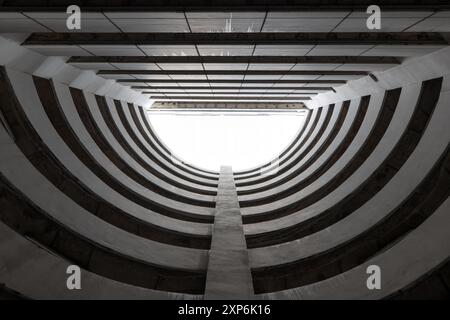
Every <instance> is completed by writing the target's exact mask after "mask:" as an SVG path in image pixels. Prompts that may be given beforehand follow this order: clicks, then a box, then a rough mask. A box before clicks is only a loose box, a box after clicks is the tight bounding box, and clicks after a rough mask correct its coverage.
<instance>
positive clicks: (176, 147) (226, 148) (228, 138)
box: [149, 112, 306, 171]
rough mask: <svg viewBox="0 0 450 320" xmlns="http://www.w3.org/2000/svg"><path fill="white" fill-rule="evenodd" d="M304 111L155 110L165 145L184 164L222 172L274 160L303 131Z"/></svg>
mask: <svg viewBox="0 0 450 320" xmlns="http://www.w3.org/2000/svg"><path fill="white" fill-rule="evenodd" d="M305 115H306V114H305V113H304V112H278V113H277V112H273V113H261V112H247V113H245V112H232V113H220V112H210V113H199V112H191V113H189V112H150V113H149V120H150V122H151V124H152V126H153V128H154V130H155V132H156V134H157V135H158V136H159V138H160V139H161V141H162V142H163V143H164V144H165V145H166V146H167V147H168V148H169V150H171V152H172V153H173V154H174V155H176V156H177V157H178V158H180V159H181V160H183V161H185V162H187V163H189V164H192V165H195V166H197V167H200V168H203V169H207V170H214V171H219V169H220V166H221V165H228V166H232V167H233V170H234V171H240V170H246V169H250V168H254V167H257V166H258V165H262V164H265V163H267V162H269V161H272V160H273V159H274V158H275V157H277V155H278V154H279V153H280V152H282V151H283V150H284V149H285V148H286V147H287V146H288V145H289V143H290V142H291V141H292V140H293V139H294V138H295V135H296V134H297V133H298V131H299V130H300V129H301V128H302V126H303V124H304V121H305Z"/></svg>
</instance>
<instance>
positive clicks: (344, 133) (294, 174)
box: [239, 96, 370, 201]
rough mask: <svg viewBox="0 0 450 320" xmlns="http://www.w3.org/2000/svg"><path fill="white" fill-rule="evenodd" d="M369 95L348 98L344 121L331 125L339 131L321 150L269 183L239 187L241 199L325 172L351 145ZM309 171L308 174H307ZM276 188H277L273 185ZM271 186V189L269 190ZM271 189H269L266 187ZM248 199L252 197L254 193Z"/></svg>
mask: <svg viewBox="0 0 450 320" xmlns="http://www.w3.org/2000/svg"><path fill="white" fill-rule="evenodd" d="M369 101H370V97H368V96H366V97H363V98H362V99H353V100H352V101H349V107H348V108H349V110H348V112H347V114H346V117H345V120H344V122H343V123H342V124H341V126H340V128H339V126H338V125H336V126H335V128H334V129H333V130H334V131H339V132H338V133H337V135H336V136H335V138H334V140H333V141H331V139H329V140H328V141H327V144H328V143H330V142H331V144H329V145H328V146H326V147H321V149H322V150H321V152H318V153H317V154H316V156H315V157H312V158H308V159H307V160H305V161H303V159H302V160H300V161H299V162H298V163H297V164H296V165H295V166H294V167H292V168H291V169H289V170H288V171H286V172H284V173H283V174H280V175H276V177H274V179H272V180H271V181H270V182H269V183H261V184H258V185H254V186H252V189H250V188H248V189H245V190H243V189H241V191H240V193H239V194H240V196H241V197H240V199H241V200H242V201H245V199H247V197H244V196H246V195H250V194H255V196H262V197H264V196H268V195H272V194H273V193H279V192H280V191H284V190H286V189H289V188H291V187H293V186H295V182H297V183H298V181H302V182H303V184H305V183H306V182H307V181H314V180H315V179H317V178H318V177H319V176H320V175H321V174H323V173H324V172H326V170H327V169H328V168H330V167H331V165H332V164H333V163H334V162H336V161H337V160H338V159H339V158H340V156H341V155H342V154H343V153H344V152H345V150H346V149H347V148H348V146H349V145H350V143H351V141H352V139H353V138H354V136H355V135H356V133H357V132H358V131H359V129H360V127H361V125H362V122H363V119H364V117H365V114H366V112H367V108H368V105H369ZM307 173H309V175H307ZM275 188H276V189H275ZM271 189H274V190H271ZM269 190H270V191H269ZM248 198H249V199H252V198H253V197H251V198H250V196H248Z"/></svg>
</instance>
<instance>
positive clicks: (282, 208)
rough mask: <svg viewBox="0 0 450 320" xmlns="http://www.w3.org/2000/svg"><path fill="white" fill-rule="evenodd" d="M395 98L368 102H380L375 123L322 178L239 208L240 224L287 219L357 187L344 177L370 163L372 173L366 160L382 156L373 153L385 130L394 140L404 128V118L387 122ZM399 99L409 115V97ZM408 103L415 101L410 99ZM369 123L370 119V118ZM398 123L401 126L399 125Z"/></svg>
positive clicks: (392, 94)
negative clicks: (282, 195)
mask: <svg viewBox="0 0 450 320" xmlns="http://www.w3.org/2000/svg"><path fill="white" fill-rule="evenodd" d="M399 97H400V89H398V90H393V91H388V92H387V93H386V96H385V97H384V98H381V97H379V99H372V100H371V101H373V103H374V104H375V105H377V104H379V103H382V108H381V113H380V114H379V115H378V117H375V118H376V121H375V126H374V127H371V126H369V127H367V126H366V124H364V125H363V127H362V128H361V130H360V131H359V132H358V133H357V135H356V137H355V138H354V139H353V141H352V143H351V144H350V147H349V148H348V149H347V150H346V151H345V152H344V154H343V155H342V156H341V158H340V159H339V160H338V161H337V162H336V163H334V164H333V166H332V167H331V168H330V169H329V170H328V171H327V172H326V173H325V174H324V175H322V176H320V177H319V178H318V179H317V180H315V181H313V183H311V184H309V185H308V186H306V187H305V188H303V189H301V190H300V191H297V190H295V192H296V193H293V194H291V195H289V196H287V197H285V198H283V199H280V200H278V201H274V202H272V203H270V204H265V205H261V206H255V207H248V208H243V209H242V213H243V215H244V218H243V219H244V223H255V222H260V221H267V220H270V219H275V218H279V217H284V216H289V215H292V214H293V213H295V212H299V210H301V209H304V208H307V207H308V206H311V205H318V204H320V203H321V202H323V199H328V198H330V197H332V196H333V195H335V194H337V193H338V192H339V191H344V190H348V189H349V188H355V187H356V186H357V185H359V184H358V183H356V184H352V183H350V182H349V179H348V178H349V177H352V176H355V175H354V173H355V172H365V166H366V167H367V166H368V165H369V164H367V163H370V166H372V167H373V169H372V170H374V169H375V168H376V167H377V165H375V164H373V163H372V162H371V161H369V162H367V159H370V157H372V158H375V159H378V161H381V159H380V155H382V154H383V153H379V154H376V152H375V150H376V148H377V147H378V146H379V145H383V144H382V143H381V141H383V139H384V140H386V141H387V140H389V139H390V135H386V134H385V132H386V131H387V130H388V128H391V131H392V133H391V134H392V135H393V137H394V139H398V138H399V137H398V136H399V135H400V134H401V132H402V131H401V130H402V128H404V127H406V123H403V122H406V121H405V118H404V117H403V118H401V117H400V116H397V117H396V119H397V121H400V122H399V123H398V124H395V125H394V124H393V123H396V122H391V119H392V118H393V117H394V113H395V109H396V107H397V102H398V101H399ZM402 97H403V99H402V100H401V102H402V105H403V104H404V105H405V108H401V109H402V110H403V111H402V112H411V110H410V108H408V107H407V106H409V103H410V102H411V101H410V100H409V99H411V96H409V95H407V94H406V95H405V94H403V95H402ZM381 101H382V102H381ZM412 101H414V102H415V100H414V99H413V100H412ZM414 102H413V103H414ZM399 109H400V108H399ZM378 110H380V109H378ZM400 113H401V112H400ZM411 113H412V112H411ZM370 120H373V119H372V118H371V119H370ZM402 121H403V122H402ZM402 123H403V125H401V124H402ZM372 130H374V131H372ZM392 144H393V142H392V141H389V143H388V144H387V145H386V146H384V148H388V147H387V146H392ZM364 164H365V166H364ZM369 172H370V171H366V174H368V173H369ZM360 179H362V180H363V181H364V180H365V179H364V178H362V177H360ZM360 183H361V182H360ZM334 199H337V197H335V198H334ZM319 200H320V201H319ZM339 200H340V199H339ZM247 215H248V216H247Z"/></svg>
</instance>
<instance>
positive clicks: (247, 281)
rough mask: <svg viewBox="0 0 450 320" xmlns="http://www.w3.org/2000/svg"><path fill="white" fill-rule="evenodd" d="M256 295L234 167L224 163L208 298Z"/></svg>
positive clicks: (206, 291)
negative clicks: (232, 168)
mask: <svg viewBox="0 0 450 320" xmlns="http://www.w3.org/2000/svg"><path fill="white" fill-rule="evenodd" d="M251 298H254V291H253V282H252V276H251V273H250V267H249V259H248V253H247V246H246V243H245V237H244V231H243V229H242V217H241V212H240V209H239V203H238V201H237V194H236V187H235V185H234V179H233V172H232V170H231V167H221V170H220V178H219V190H218V194H217V202H216V215H215V219H214V229H213V234H212V242H211V250H210V252H209V261H208V271H207V276H206V288H205V299H208V300H217V299H219V300H225V299H251Z"/></svg>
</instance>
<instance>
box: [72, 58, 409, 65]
mask: <svg viewBox="0 0 450 320" xmlns="http://www.w3.org/2000/svg"><path fill="white" fill-rule="evenodd" d="M401 59H402V58H401V57H377V56H373V57H371V56H299V57H296V56H73V57H71V58H70V59H69V60H68V61H67V63H73V64H77V63H83V64H84V63H239V64H242V63H259V64H261V63H269V64H285V63H301V64H345V63H350V64H400V63H401Z"/></svg>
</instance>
